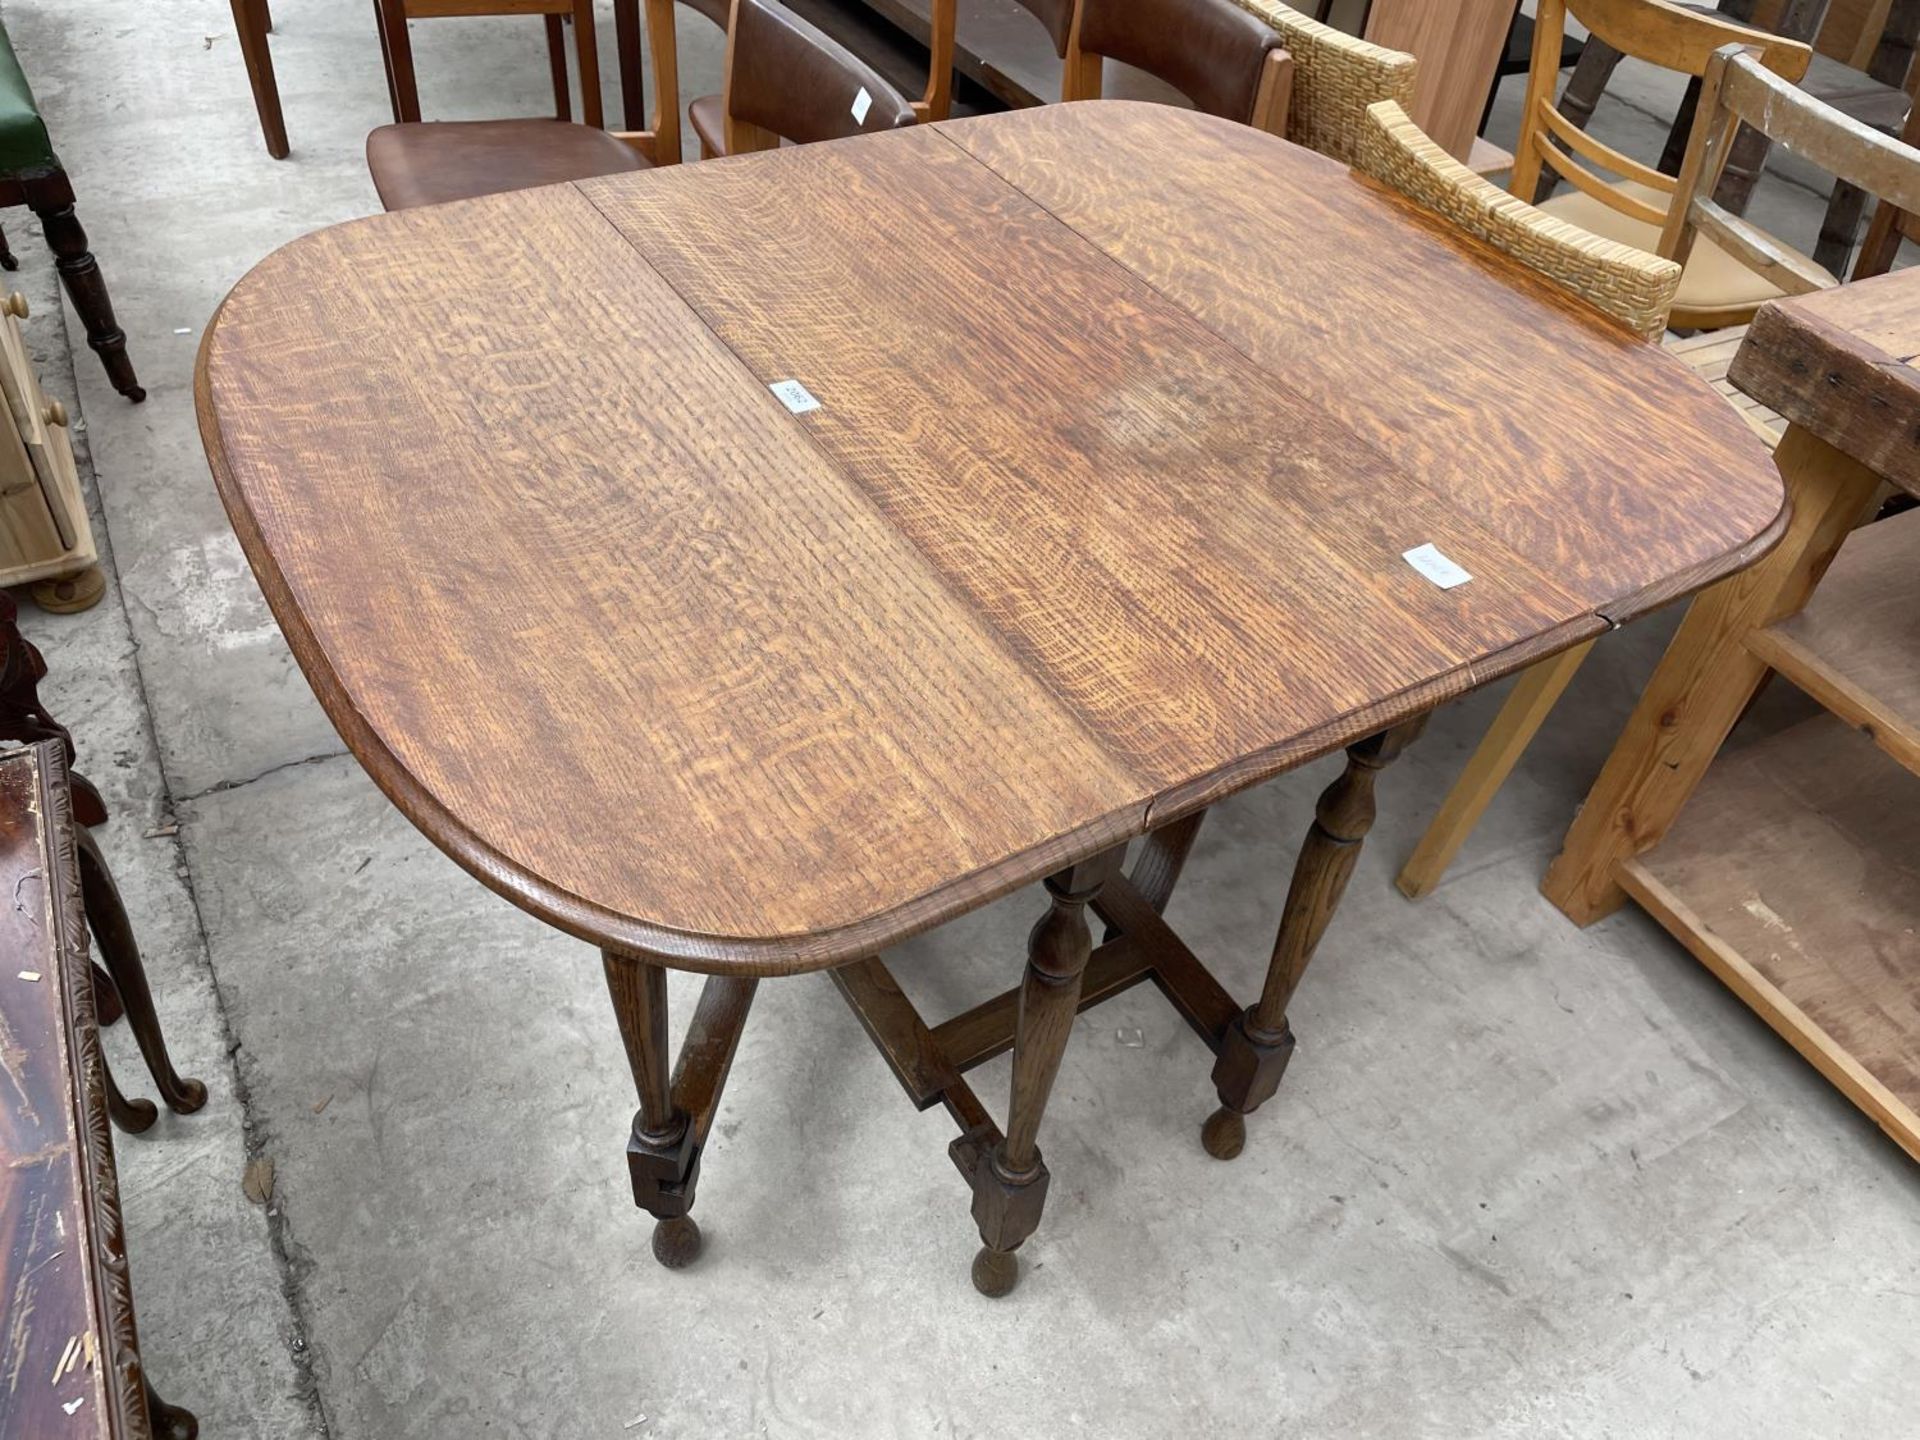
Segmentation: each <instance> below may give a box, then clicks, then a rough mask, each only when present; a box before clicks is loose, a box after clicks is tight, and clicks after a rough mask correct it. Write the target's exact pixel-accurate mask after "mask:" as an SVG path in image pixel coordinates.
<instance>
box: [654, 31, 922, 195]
mask: <svg viewBox="0 0 1920 1440" xmlns="http://www.w3.org/2000/svg"><path fill="white" fill-rule="evenodd" d="M647 3H648V7H649V15H650V17H651V15H652V12H653V11H654V10H655V9H656V8H658V9H660V10H661V11H663V12H664V18H663V19H662V20H661V21H660V25H661V26H662V27H664V29H663V32H657V31H656V29H655V28H654V24H653V22H652V20H651V18H650V20H649V31H648V39H649V42H650V43H651V44H652V45H653V47H654V50H655V53H656V55H658V54H659V52H660V50H661V48H662V47H663V46H664V47H665V48H666V49H668V50H671V49H672V47H673V44H674V31H673V7H672V3H671V0H647ZM687 3H688V4H690V5H692V6H693V8H694V9H695V10H696V11H698V12H699V13H700V14H702V15H704V16H705V17H706V18H707V19H709V20H711V21H713V23H714V24H716V25H718V26H720V27H721V28H722V29H723V30H727V31H728V34H729V37H731V34H732V29H731V22H730V19H729V11H728V0H687ZM958 6H959V0H932V3H931V5H930V7H929V10H928V16H927V26H928V38H927V88H926V90H925V91H924V92H923V93H922V94H921V96H920V98H919V99H918V100H914V101H912V102H910V103H911V105H912V108H913V114H914V118H915V119H916V120H945V119H946V118H947V116H948V114H949V113H950V112H951V110H952V108H953V35H954V26H955V24H956V23H957V13H958ZM795 18H796V19H798V17H795ZM801 23H805V22H804V21H803V22H801ZM808 29H809V30H811V31H812V33H813V34H814V35H816V36H819V38H820V39H821V40H823V41H825V42H826V43H827V44H829V45H833V46H835V48H836V49H840V48H842V47H840V46H839V45H838V42H836V41H834V40H832V39H831V38H830V37H828V36H827V35H826V34H825V33H824V32H822V31H821V30H819V29H818V28H817V27H814V26H811V25H809V26H808ZM729 49H731V39H729ZM843 53H849V54H850V53H851V52H846V51H844V50H843ZM656 68H657V64H656ZM662 83H665V82H662ZM674 83H675V85H676V90H677V76H676V78H675V82H674ZM881 83H883V84H887V89H888V92H889V93H893V94H897V93H898V91H897V89H896V87H894V86H893V85H891V84H888V83H887V82H886V81H885V80H882V82H881ZM875 93H877V92H875ZM791 98H792V100H793V101H794V103H798V101H799V98H800V97H791ZM725 112H726V106H725V100H724V97H722V96H719V95H702V96H701V97H700V98H699V99H697V100H695V101H694V102H693V103H692V104H691V105H689V106H688V107H687V119H688V121H689V123H691V124H692V126H693V133H694V134H695V135H697V136H698V137H699V138H700V156H701V158H702V159H713V158H714V157H716V156H719V155H728V154H732V153H733V152H732V150H731V149H730V148H729V146H728V144H727V138H726V123H725ZM664 113H665V112H664V107H663V110H662V118H663V119H664ZM675 128H676V136H675V138H676V141H677V139H678V135H677V129H678V119H677V117H676V121H675ZM676 153H677V152H676ZM659 163H661V164H666V163H668V162H666V161H661V162H659Z"/></svg>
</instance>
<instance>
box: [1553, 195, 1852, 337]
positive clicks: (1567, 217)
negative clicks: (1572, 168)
mask: <svg viewBox="0 0 1920 1440" xmlns="http://www.w3.org/2000/svg"><path fill="white" fill-rule="evenodd" d="M1615 188H1616V189H1618V190H1622V191H1624V192H1626V193H1627V194H1629V195H1632V196H1634V197H1635V198H1636V199H1640V200H1644V201H1646V202H1647V203H1648V204H1649V205H1654V206H1658V207H1659V208H1661V209H1665V208H1666V204H1667V201H1668V199H1669V198H1670V197H1669V196H1666V195H1663V194H1661V193H1660V192H1659V191H1658V190H1655V189H1654V188H1653V187H1652V186H1649V185H1640V184H1637V183H1635V182H1633V181H1631V180H1624V181H1619V182H1616V184H1615ZM1538 208H1539V209H1540V210H1542V211H1544V212H1545V213H1546V214H1548V215H1551V216H1553V217H1554V219H1556V220H1564V221H1566V222H1567V223H1568V224H1569V225H1577V226H1579V227H1580V228H1581V229H1582V230H1585V231H1587V232H1588V233H1589V234H1593V235H1598V236H1600V237H1601V238H1602V239H1603V240H1616V241H1618V242H1619V243H1620V244H1622V245H1631V246H1633V247H1634V249H1636V250H1645V251H1646V252H1648V253H1649V254H1652V253H1654V252H1655V251H1657V250H1658V249H1659V248H1660V227H1659V226H1657V225H1651V224H1649V223H1647V222H1646V221H1644V220H1636V219H1634V218H1633V216H1631V215H1626V214H1622V213H1621V212H1620V211H1618V210H1616V209H1614V208H1613V207H1612V206H1610V205H1606V204H1603V203H1602V202H1601V201H1599V200H1596V199H1594V198H1593V197H1592V196H1591V195H1588V194H1587V193H1585V192H1584V191H1581V190H1573V189H1568V190H1564V191H1562V192H1561V193H1560V194H1558V195H1555V196H1554V197H1553V198H1551V199H1550V200H1548V201H1547V202H1546V203H1545V204H1543V205H1541V206H1540V207H1538ZM1807 263H1808V264H1809V265H1811V264H1812V263H1813V262H1812V261H1811V260H1809V261H1808V262H1807ZM1821 273H1822V274H1824V273H1825V272H1824V271H1822V272H1821ZM1829 281H1830V283H1832V284H1835V285H1838V284H1839V283H1840V282H1839V280H1838V279H1834V278H1832V277H1829ZM1786 293H1787V292H1786V291H1784V290H1782V289H1781V288H1780V287H1779V286H1778V285H1775V284H1774V283H1773V282H1772V281H1770V280H1768V279H1767V278H1766V277H1765V276H1763V275H1761V274H1759V273H1758V272H1756V271H1754V270H1751V269H1749V268H1748V267H1747V266H1745V265H1743V264H1741V263H1740V262H1739V261H1738V260H1736V259H1735V258H1734V257H1733V256H1731V255H1729V254H1728V253H1727V252H1726V251H1725V250H1722V249H1721V248H1720V247H1719V246H1718V245H1716V244H1714V243H1713V239H1712V237H1710V236H1707V235H1701V236H1698V237H1697V238H1696V239H1695V240H1694V242H1693V252H1692V253H1691V254H1690V255H1688V256H1687V263H1686V266H1685V268H1684V269H1682V270H1681V272H1680V289H1679V290H1678V292H1676V294H1675V295H1674V299H1673V308H1674V310H1675V311H1677V312H1680V313H1681V314H1684V315H1686V316H1687V317H1689V319H1692V320H1694V321H1695V323H1699V321H1700V320H1701V319H1703V318H1705V317H1712V318H1714V319H1719V320H1722V321H1723V322H1724V323H1726V324H1739V323H1741V322H1743V321H1745V320H1747V319H1750V318H1751V317H1752V315H1753V312H1754V311H1755V310H1758V309H1759V308H1760V307H1761V306H1762V305H1764V304H1765V303H1766V302H1767V301H1769V300H1778V299H1780V298H1781V297H1782V296H1784V295H1785V294H1786Z"/></svg>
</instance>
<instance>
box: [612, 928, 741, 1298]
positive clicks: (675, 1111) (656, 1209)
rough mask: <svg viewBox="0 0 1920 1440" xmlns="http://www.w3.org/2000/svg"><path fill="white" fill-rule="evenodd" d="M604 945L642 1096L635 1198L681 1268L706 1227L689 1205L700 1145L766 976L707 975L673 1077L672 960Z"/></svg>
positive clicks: (632, 1156)
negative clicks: (669, 1010)
mask: <svg viewBox="0 0 1920 1440" xmlns="http://www.w3.org/2000/svg"><path fill="white" fill-rule="evenodd" d="M600 953H601V958H602V960H603V961H604V963H605V966H606V972H607V992H608V993H609V994H610V995H611V996H612V997H613V1013H614V1016H615V1017H616V1018H617V1019H618V1020H619V1022H620V1039H621V1041H622V1042H623V1043H624V1044H625V1045H626V1048H627V1065H628V1068H629V1069H631V1070H632V1071H633V1085H634V1089H635V1090H636V1091H638V1092H639V1096H640V1109H639V1110H638V1111H637V1112H636V1113H635V1114H634V1117H633V1132H632V1134H631V1136H630V1137H629V1138H628V1140H627V1169H628V1170H629V1172H630V1173H631V1176H632V1179H633V1201H634V1204H636V1205H638V1206H639V1207H640V1208H641V1209H643V1210H645V1211H647V1212H648V1213H649V1214H650V1215H652V1216H653V1218H654V1227H653V1258H654V1259H656V1260H658V1261H659V1262H660V1263H661V1264H662V1265H664V1266H666V1267H667V1268H668V1269H669V1270H678V1269H680V1268H682V1267H683V1266H686V1265H690V1264H692V1263H693V1261H694V1259H695V1258H696V1257H697V1256H698V1255H699V1254H700V1244H701V1241H700V1227H699V1226H698V1225H696V1224H694V1222H693V1217H692V1215H690V1214H689V1213H688V1212H689V1211H691V1210H692V1209H693V1193H694V1187H695V1185H696V1184H697V1183H698V1181H699V1178H700V1155H701V1152H702V1150H704V1149H705V1147H706V1143H707V1132H708V1130H710V1129H711V1128H712V1126H713V1116H714V1112H715V1111H716V1110H717V1109H718V1108H719V1105H720V1092H721V1091H722V1090H723V1089H724V1088H725V1087H726V1083H727V1074H728V1072H729V1071H730V1070H731V1069H732V1068H733V1056H734V1052H735V1051H736V1050H737V1049H738V1048H739V1045H740V1035H741V1032H742V1031H743V1030H744V1029H745V1028H746V1023H747V1012H748V1011H749V1010H750V1009H751V1008H752V1006H753V996H754V990H755V988H756V987H757V986H758V984H759V982H758V981H757V980H753V979H750V978H746V977H740V976H729V975H716V976H714V977H712V978H711V979H709V980H708V981H707V984H706V988H705V989H704V990H702V991H701V993H700V1003H699V1004H698V1005H697V1006H695V1007H694V1012H693V1023H692V1024H691V1025H689V1026H688V1027H687V1035H686V1038H685V1040H683V1041H682V1042H681V1045H680V1060H679V1063H678V1064H676V1065H675V1066H674V1070H673V1079H672V1081H671V1083H669V1081H668V1079H667V972H666V970H665V968H664V967H662V966H661V965H659V964H657V963H655V962H653V961H650V960H640V959H637V958H635V957H633V956H631V955H621V954H617V953H615V952H614V951H611V950H603V951H601V952H600Z"/></svg>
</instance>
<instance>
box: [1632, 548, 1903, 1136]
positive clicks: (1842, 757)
mask: <svg viewBox="0 0 1920 1440" xmlns="http://www.w3.org/2000/svg"><path fill="white" fill-rule="evenodd" d="M1856 538H1860V537H1856ZM1829 583H1831V582H1829ZM1616 874H1617V875H1618V878H1619V880H1620V883H1621V885H1622V886H1623V887H1624V888H1625V889H1626V890H1627V892H1628V893H1629V894H1630V895H1632V896H1633V898H1634V899H1636V900H1637V901H1639V902H1640V904H1641V905H1643V906H1645V907H1646V909H1647V910H1648V911H1649V912H1650V913H1651V914H1652V915H1653V916H1654V917H1655V918H1656V919H1658V920H1659V921H1660V923H1661V924H1662V925H1664V926H1665V927H1666V929H1667V930H1668V931H1669V932H1671V933H1672V934H1673V935H1674V936H1675V938H1677V939H1679V940H1680V941H1681V942H1682V943H1683V944H1685V945H1686V946H1687V948H1688V949H1689V950H1691V951H1692V952H1693V954H1694V955H1695V956H1696V957H1697V958H1698V959H1699V960H1700V961H1701V962H1702V963H1703V964H1705V965H1706V966H1707V968H1708V969H1710V970H1712V971H1713V972H1714V974H1716V975H1717V976H1719V977H1720V979H1721V980H1722V981H1724V982H1725V983H1726V984H1727V985H1728V986H1729V987H1730V988H1731V989H1732V990H1733V991H1734V992H1735V993H1736V994H1738V995H1739V996H1740V997H1741V998H1742V999H1743V1000H1745V1001H1746V1002H1747V1004H1749V1005H1750V1006H1752V1007H1753V1008H1754V1009H1755V1010H1756V1011H1758V1012H1759V1014H1760V1015H1761V1016H1762V1017H1763V1018H1764V1019H1765V1020H1766V1021H1767V1023H1768V1024H1770V1025H1772V1026H1773V1028H1774V1029H1775V1030H1777V1031H1779V1032H1780V1034H1781V1035H1783V1036H1784V1037H1786V1039H1787V1040H1788V1041H1789V1042H1790V1043H1791V1044H1792V1045H1793V1047H1794V1048H1795V1049H1796V1050H1798V1051H1799V1052H1800V1053H1801V1054H1802V1055H1803V1056H1805V1057H1806V1058H1807V1059H1808V1060H1810V1061H1812V1062H1813V1064H1814V1065H1815V1066H1816V1067H1818V1068H1819V1070H1820V1071H1821V1073H1822V1074H1824V1075H1825V1076H1826V1077H1827V1078H1828V1079H1829V1080H1831V1081H1832V1082H1833V1083H1834V1084H1835V1085H1837V1086H1839V1088H1840V1089H1841V1090H1842V1091H1844V1092H1845V1093H1846V1095H1847V1096H1848V1097H1849V1098H1850V1099H1851V1100H1852V1101H1853V1102H1854V1103H1855V1104H1856V1105H1858V1106H1859V1107H1860V1108H1861V1109H1862V1110H1865V1111H1866V1112H1867V1113H1868V1114H1869V1115H1871V1116H1872V1117H1873V1118H1874V1119H1875V1120H1876V1121H1877V1122H1878V1123H1879V1125H1880V1127H1881V1128H1882V1129H1883V1130H1885V1131H1886V1132H1887V1133H1888V1134H1889V1135H1891V1136H1892V1137H1893V1138H1894V1140H1896V1141H1897V1142H1898V1143H1899V1144H1900V1146H1901V1147H1902V1148H1903V1149H1905V1150H1906V1151H1907V1153H1908V1154H1910V1155H1912V1156H1913V1157H1914V1158H1916V1159H1920V777H1916V776H1913V775H1909V774H1906V773H1904V772H1902V771H1901V770H1900V769H1898V768H1897V767H1895V766H1893V765H1890V764H1888V763H1887V762H1886V761H1885V760H1884V759H1883V758H1882V757H1881V756H1879V755H1877V754H1876V753H1875V752H1874V748H1873V746H1872V744H1871V743H1870V742H1869V741H1867V740H1866V739H1865V738H1863V737H1862V736H1860V735H1859V734H1856V733H1855V732H1854V731H1852V730H1850V729H1848V728H1847V726H1845V725H1844V724H1842V723H1841V722H1840V721H1838V720H1836V719H1834V718H1832V717H1830V716H1826V715H1822V716H1818V717H1816V718H1814V719H1812V720H1809V721H1806V722H1805V723H1803V724H1800V725H1797V726H1794V727H1793V728H1791V729H1789V730H1785V731H1783V732H1781V733H1780V734H1777V735H1773V736H1770V737H1768V738H1767V739H1765V740H1762V741H1759V742H1757V743H1755V744H1753V745H1751V746H1748V747H1746V748H1745V749H1739V750H1733V751H1729V752H1727V753H1724V754H1723V755H1721V757H1720V758H1719V759H1718V760H1717V761H1716V762H1715V764H1714V767H1713V769H1712V770H1711V771H1710V772H1709V773H1708V775H1707V778H1706V780H1705V781H1704V782H1703V783H1702V784H1701V786H1700V788H1699V790H1698V791H1696V792H1695V794H1694V796H1693V798H1692V800H1691V801H1690V802H1689V803H1688V805H1687V808H1686V810H1685V811H1683V812H1682V814H1681V816H1680V818H1679V820H1678V821H1677V822H1676V823H1675V825H1674V827H1673V830H1672V831H1671V833H1670V834H1669V835H1668V836H1667V838H1666V839H1665V840H1664V841H1663V842H1661V844H1660V845H1658V846H1657V847H1655V848H1654V849H1653V850H1651V851H1648V852H1647V853H1646V854H1644V855H1641V856H1640V857H1639V858H1638V859H1635V860H1629V861H1626V862H1624V863H1623V864H1621V865H1620V866H1619V867H1618V868H1617V870H1616Z"/></svg>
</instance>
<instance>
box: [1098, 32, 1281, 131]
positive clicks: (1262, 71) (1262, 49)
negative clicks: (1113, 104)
mask: <svg viewBox="0 0 1920 1440" xmlns="http://www.w3.org/2000/svg"><path fill="white" fill-rule="evenodd" d="M1062 59H1063V61H1064V62H1065V63H1064V65H1063V67H1062V70H1061V83H1060V98H1061V99H1062V100H1097V99H1099V98H1100V89H1101V80H1102V72H1103V70H1104V68H1105V62H1106V61H1107V60H1109V59H1112V60H1118V61H1120V62H1121V63H1122V64H1125V65H1131V66H1133V67H1134V68H1135V69H1138V70H1144V71H1146V72H1147V73H1148V74H1149V75H1152V76H1154V77H1155V78H1157V79H1160V80H1163V81H1165V82H1166V83H1167V84H1168V85H1171V86H1172V87H1173V88H1174V89H1175V90H1178V91H1179V92H1180V93H1181V94H1182V95H1184V96H1186V97H1187V99H1188V100H1190V101H1192V102H1193V107H1194V108H1195V109H1196V110H1200V111H1202V112H1204V113H1206V114H1208V115H1218V116H1220V117H1221V118H1222V119H1226V120H1238V121H1241V122H1243V123H1245V124H1248V125H1251V126H1253V127H1254V128H1255V129H1257V130H1265V131H1267V132H1268V133H1269V134H1273V135H1284V134H1286V130H1287V108H1288V105H1289V104H1290V102H1291V100H1292V93H1293V61H1292V59H1291V58H1290V57H1289V56H1288V54H1287V51H1286V49H1285V41H1284V39H1283V38H1282V36H1281V33H1280V31H1279V30H1278V29H1277V28H1276V27H1275V26H1274V25H1272V24H1271V23H1269V22H1268V21H1266V20H1265V19H1264V18H1263V17H1261V16H1259V15H1257V14H1255V13H1254V12H1253V11H1251V10H1249V9H1246V8H1245V7H1243V6H1241V5H1239V4H1237V3H1236V0H1078V3H1077V4H1075V6H1074V7H1073V23H1072V26H1071V28H1070V29H1069V30H1068V32H1067V40H1066V47H1065V53H1064V54H1063V56H1062Z"/></svg>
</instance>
